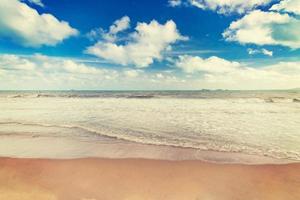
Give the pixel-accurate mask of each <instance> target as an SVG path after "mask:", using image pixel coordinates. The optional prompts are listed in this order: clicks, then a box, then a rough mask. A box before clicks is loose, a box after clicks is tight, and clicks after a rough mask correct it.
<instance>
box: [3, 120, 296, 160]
mask: <svg viewBox="0 0 300 200" xmlns="http://www.w3.org/2000/svg"><path fill="white" fill-rule="evenodd" d="M9 124H14V125H22V126H39V127H54V128H67V129H75V130H76V129H77V130H82V131H84V132H86V133H87V134H88V135H94V136H101V137H107V138H111V139H116V140H121V141H124V142H126V141H127V142H134V143H140V144H146V145H158V146H161V145H163V146H172V147H179V148H192V149H198V150H203V151H216V152H224V153H243V154H248V155H256V156H259V155H260V156H266V157H269V158H274V159H284V160H290V161H300V153H298V152H294V151H286V152H284V151H279V150H276V149H267V150H261V149H260V148H259V147H251V146H247V144H238V145H240V147H234V148H233V146H232V147H230V148H229V149H226V148H224V147H225V146H226V141H223V145H221V144H217V143H212V144H211V145H208V146H206V145H199V144H198V143H197V142H196V143H193V142H192V143H189V142H187V141H185V142H183V141H182V140H181V139H180V138H177V139H176V140H167V139H166V138H164V139H162V138H157V139H156V140H155V138H153V137H149V138H148V139H147V134H144V135H143V137H141V136H130V134H121V132H128V130H127V131H125V130H123V131H121V132H120V131H118V132H113V131H110V130H109V128H108V129H105V128H104V129H103V130H98V129H95V128H91V127H86V126H82V125H71V124H64V125H53V124H46V123H27V122H13V121H10V122H0V125H9ZM149 139H150V140H149ZM174 141H177V142H174ZM220 142H222V141H220ZM231 144H233V143H232V142H231ZM224 145H225V146H224Z"/></svg>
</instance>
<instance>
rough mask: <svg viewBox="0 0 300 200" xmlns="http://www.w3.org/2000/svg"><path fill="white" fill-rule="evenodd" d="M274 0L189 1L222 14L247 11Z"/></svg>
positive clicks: (196, 5) (201, 7)
mask: <svg viewBox="0 0 300 200" xmlns="http://www.w3.org/2000/svg"><path fill="white" fill-rule="evenodd" d="M271 1H272V0H189V3H190V4H191V5H193V6H195V7H198V8H200V9H203V10H213V11H216V12H217V13H220V14H230V13H239V14H242V13H245V12H247V11H251V10H253V9H255V8H257V7H258V6H264V5H267V4H269V3H270V2H271Z"/></svg>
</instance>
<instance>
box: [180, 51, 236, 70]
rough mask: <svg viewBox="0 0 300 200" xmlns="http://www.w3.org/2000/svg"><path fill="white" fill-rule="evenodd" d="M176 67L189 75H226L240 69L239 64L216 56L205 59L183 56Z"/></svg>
mask: <svg viewBox="0 0 300 200" xmlns="http://www.w3.org/2000/svg"><path fill="white" fill-rule="evenodd" d="M175 64H176V66H177V67H179V68H180V69H182V70H183V71H185V72H187V73H194V72H209V73H225V72H230V71H233V70H236V69H237V68H239V67H240V64H239V63H238V62H231V61H228V60H225V59H222V58H219V57H216V56H212V57H209V58H207V59H203V58H201V57H199V56H189V55H183V56H179V59H178V60H177V61H176V63H175Z"/></svg>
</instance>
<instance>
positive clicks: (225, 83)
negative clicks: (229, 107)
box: [175, 56, 300, 89]
mask: <svg viewBox="0 0 300 200" xmlns="http://www.w3.org/2000/svg"><path fill="white" fill-rule="evenodd" d="M211 58H213V59H211ZM211 58H208V59H203V58H200V57H197V56H195V57H192V56H183V57H181V58H179V60H178V61H177V62H176V63H175V64H176V66H177V67H179V68H181V69H182V70H183V71H185V72H186V73H189V74H191V75H192V76H193V77H194V79H191V78H190V80H192V81H194V84H196V83H198V84H200V85H201V86H202V88H203V87H204V88H223V89H278V88H280V89H287V88H295V87H299V84H300V83H299V80H300V62H279V63H276V64H273V65H269V66H264V67H250V66H247V65H245V64H243V63H238V62H233V61H229V60H225V59H222V58H218V57H211ZM212 60H215V61H212ZM195 76H196V77H195Z"/></svg>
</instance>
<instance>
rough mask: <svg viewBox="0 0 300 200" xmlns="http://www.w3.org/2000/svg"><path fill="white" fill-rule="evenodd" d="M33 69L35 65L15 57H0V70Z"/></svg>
mask: <svg viewBox="0 0 300 200" xmlns="http://www.w3.org/2000/svg"><path fill="white" fill-rule="evenodd" d="M35 68H36V64H35V63H33V62H30V61H29V60H27V59H24V58H21V57H18V56H16V55H11V54H4V55H1V56H0V69H2V70H8V71H14V70H34V69H35Z"/></svg>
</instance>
